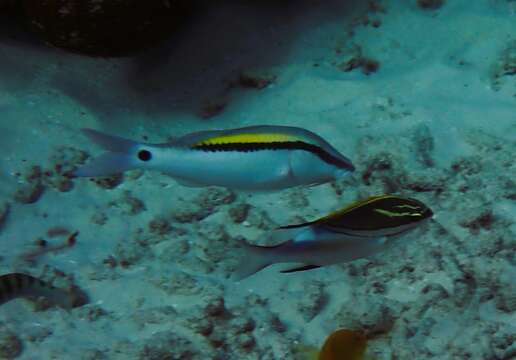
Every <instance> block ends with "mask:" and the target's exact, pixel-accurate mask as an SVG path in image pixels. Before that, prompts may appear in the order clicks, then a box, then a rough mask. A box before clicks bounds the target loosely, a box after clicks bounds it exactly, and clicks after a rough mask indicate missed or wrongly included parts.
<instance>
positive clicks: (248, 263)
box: [233, 243, 276, 281]
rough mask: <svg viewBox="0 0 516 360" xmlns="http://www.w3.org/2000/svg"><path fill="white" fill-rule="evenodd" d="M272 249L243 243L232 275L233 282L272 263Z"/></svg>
mask: <svg viewBox="0 0 516 360" xmlns="http://www.w3.org/2000/svg"><path fill="white" fill-rule="evenodd" d="M274 248H276V246H273V247H268V246H256V245H250V244H248V243H244V249H243V255H242V260H241V261H240V264H239V265H238V267H237V269H236V270H235V273H234V275H233V280H236V281H240V280H243V279H245V278H247V277H249V276H251V275H253V274H254V273H256V272H258V271H260V270H261V269H263V268H265V267H267V266H269V265H271V264H273V263H274V260H273V258H274Z"/></svg>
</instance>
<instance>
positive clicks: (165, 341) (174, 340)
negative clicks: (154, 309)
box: [138, 331, 199, 360]
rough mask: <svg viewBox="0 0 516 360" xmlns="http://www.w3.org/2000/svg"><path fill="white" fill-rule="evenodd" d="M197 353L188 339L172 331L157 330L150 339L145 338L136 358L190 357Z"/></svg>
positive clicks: (148, 359) (151, 359)
mask: <svg viewBox="0 0 516 360" xmlns="http://www.w3.org/2000/svg"><path fill="white" fill-rule="evenodd" d="M198 355H199V350H198V349H196V347H195V344H193V343H192V342H191V341H190V340H189V339H187V338H185V337H183V336H180V335H178V334H177V333H175V332H173V331H162V332H158V333H156V334H154V335H152V337H151V338H150V339H146V340H145V343H144V345H143V348H142V349H141V350H140V352H139V357H138V359H141V360H163V359H171V360H172V359H177V360H180V359H192V358H194V356H198Z"/></svg>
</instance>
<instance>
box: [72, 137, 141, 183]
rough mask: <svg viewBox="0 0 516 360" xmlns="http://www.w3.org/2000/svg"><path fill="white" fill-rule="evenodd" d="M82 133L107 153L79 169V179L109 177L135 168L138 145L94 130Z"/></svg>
mask: <svg viewBox="0 0 516 360" xmlns="http://www.w3.org/2000/svg"><path fill="white" fill-rule="evenodd" d="M82 132H83V133H84V134H85V135H86V136H87V137H88V138H89V139H90V140H91V141H92V142H94V143H95V144H97V145H100V146H101V147H102V148H104V149H105V150H107V152H106V153H104V154H102V155H100V156H98V157H96V158H95V159H93V160H91V161H90V162H89V163H88V164H86V165H84V166H82V167H80V168H79V169H77V170H76V171H75V172H74V173H73V175H74V176H77V177H89V176H109V175H113V174H116V173H120V172H123V171H126V170H130V169H133V168H134V159H133V156H135V155H134V150H135V148H136V147H137V146H138V143H137V142H135V141H132V140H128V139H124V138H121V137H117V136H112V135H107V134H104V133H102V132H100V131H97V130H93V129H82Z"/></svg>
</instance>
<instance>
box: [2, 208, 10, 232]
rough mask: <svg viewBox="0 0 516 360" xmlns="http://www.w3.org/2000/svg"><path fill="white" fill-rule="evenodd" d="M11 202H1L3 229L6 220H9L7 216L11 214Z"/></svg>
mask: <svg viewBox="0 0 516 360" xmlns="http://www.w3.org/2000/svg"><path fill="white" fill-rule="evenodd" d="M9 209H10V206H9V203H8V202H7V201H4V202H0V230H2V227H3V226H4V224H5V221H6V220H7V216H8V215H9Z"/></svg>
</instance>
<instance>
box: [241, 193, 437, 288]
mask: <svg viewBox="0 0 516 360" xmlns="http://www.w3.org/2000/svg"><path fill="white" fill-rule="evenodd" d="M432 216H433V213H432V210H431V209H430V208H429V207H427V206H426V205H425V204H423V203H422V202H420V201H419V200H416V199H411V198H404V197H400V196H394V195H381V196H374V197H370V198H368V199H365V200H361V201H357V202H355V203H353V204H351V205H349V206H347V207H345V208H343V209H341V210H337V211H335V212H333V213H331V214H329V215H328V216H325V217H322V218H320V219H317V220H315V221H310V222H305V223H301V224H294V225H287V226H283V227H280V228H278V229H277V230H275V231H274V232H273V233H272V234H271V235H270V236H271V240H273V241H278V242H281V243H280V244H279V245H276V246H254V245H249V244H245V246H244V252H245V256H244V257H243V260H242V262H241V264H240V266H239V267H238V268H237V271H236V273H235V276H234V278H235V279H237V280H240V279H243V278H245V277H248V276H250V275H252V274H254V273H255V272H257V271H259V270H261V269H263V268H265V267H267V266H269V265H271V264H275V263H284V262H286V263H299V264H300V265H297V266H295V267H292V268H290V269H287V270H283V271H282V272H285V273H288V272H295V271H303V270H310V269H315V268H318V267H321V266H326V265H332V264H337V263H343V262H348V261H352V260H355V259H359V258H363V257H367V256H370V255H374V254H376V253H378V252H381V251H384V250H385V249H387V248H388V246H390V245H391V244H393V243H394V240H395V239H397V238H398V236H399V235H401V234H403V233H405V232H406V231H408V230H410V229H413V228H415V227H417V226H419V225H421V224H423V223H424V222H425V221H426V220H428V219H430V218H431V217H432Z"/></svg>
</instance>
